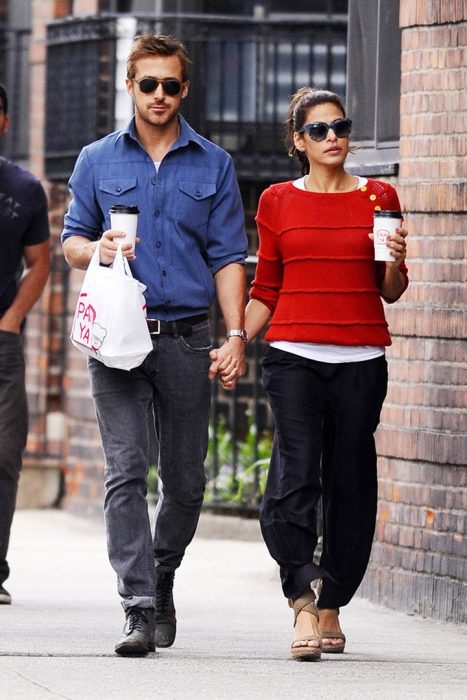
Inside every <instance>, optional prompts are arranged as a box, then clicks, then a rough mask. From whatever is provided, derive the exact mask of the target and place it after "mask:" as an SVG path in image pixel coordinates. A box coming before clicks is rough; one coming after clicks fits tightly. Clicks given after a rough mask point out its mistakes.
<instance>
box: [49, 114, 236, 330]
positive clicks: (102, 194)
mask: <svg viewBox="0 0 467 700" xmlns="http://www.w3.org/2000/svg"><path fill="white" fill-rule="evenodd" d="M179 120H180V136H179V138H178V140H177V141H176V142H175V143H174V144H173V146H172V147H171V149H170V151H169V152H168V153H167V155H166V156H165V157H164V159H163V160H162V162H161V164H160V166H159V170H158V172H157V171H156V168H155V166H154V163H153V161H152V160H151V158H150V156H149V155H148V153H147V152H146V151H145V150H144V149H143V147H142V146H141V144H140V143H139V141H138V139H137V136H136V132H135V125H134V118H133V119H132V121H131V122H130V123H129V124H128V126H127V127H126V128H125V129H123V130H122V131H116V132H114V133H112V134H109V135H108V136H106V137H105V138H103V139H101V140H100V141H96V142H95V143H92V144H90V145H89V146H86V147H85V148H83V150H82V151H81V153H80V155H79V157H78V160H77V162H76V165H75V168H74V171H73V174H72V176H71V178H70V182H69V187H70V191H71V193H72V195H73V199H72V201H71V203H70V206H69V209H68V212H67V214H66V215H65V226H64V229H63V233H62V242H63V241H65V240H66V239H67V238H69V237H70V236H74V235H79V236H84V237H85V238H89V239H90V240H97V239H99V238H100V237H101V235H102V233H103V231H105V230H107V229H109V228H110V217H109V209H110V207H111V206H112V204H136V205H137V206H138V207H139V211H140V214H139V218H138V232H137V235H138V237H139V238H140V239H141V242H140V243H139V245H137V246H136V259H135V260H134V261H132V262H131V263H130V267H131V271H132V273H133V275H134V276H135V277H136V278H137V279H138V280H140V281H141V282H143V284H145V285H146V287H147V289H146V292H145V297H146V303H147V307H148V316H152V317H154V318H160V319H164V320H169V321H170V320H174V319H177V318H183V317H186V316H192V315H195V314H200V313H204V312H207V311H208V309H209V307H210V305H211V303H212V300H213V298H214V294H215V286H214V280H213V275H215V274H216V272H218V271H219V270H220V269H221V268H222V267H225V265H228V264H229V263H240V264H244V261H245V258H246V254H247V238H246V233H245V223H244V222H245V219H244V212H243V206H242V200H241V197H240V192H239V188H238V183H237V179H236V176H235V171H234V167H233V163H232V159H231V157H230V156H229V155H228V153H226V152H225V151H224V150H222V149H221V148H219V147H218V146H216V145H215V144H213V143H211V142H210V141H208V140H206V139H204V138H203V137H201V136H200V135H199V134H197V133H196V132H195V131H194V130H193V129H192V128H191V127H190V126H189V124H188V123H187V122H186V121H185V120H184V119H183V117H181V116H180V117H179Z"/></svg>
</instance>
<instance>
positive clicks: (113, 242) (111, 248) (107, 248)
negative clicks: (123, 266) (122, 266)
mask: <svg viewBox="0 0 467 700" xmlns="http://www.w3.org/2000/svg"><path fill="white" fill-rule="evenodd" d="M124 237H125V233H124V232H123V231H115V230H114V229H108V230H107V231H104V233H103V234H102V238H101V240H100V262H101V263H103V264H104V265H110V264H111V263H113V261H114V259H115V255H116V253H117V249H118V243H119V239H120V238H124ZM139 241H140V239H139V238H137V239H136V243H139ZM122 253H123V257H125V258H127V260H135V258H136V255H135V251H134V249H133V246H132V245H131V243H123V244H122Z"/></svg>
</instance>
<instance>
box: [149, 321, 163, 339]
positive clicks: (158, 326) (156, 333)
mask: <svg viewBox="0 0 467 700" xmlns="http://www.w3.org/2000/svg"><path fill="white" fill-rule="evenodd" d="M148 321H151V324H152V323H157V330H156V331H153V330H150V331H149V335H160V334H161V322H160V319H158V318H148Z"/></svg>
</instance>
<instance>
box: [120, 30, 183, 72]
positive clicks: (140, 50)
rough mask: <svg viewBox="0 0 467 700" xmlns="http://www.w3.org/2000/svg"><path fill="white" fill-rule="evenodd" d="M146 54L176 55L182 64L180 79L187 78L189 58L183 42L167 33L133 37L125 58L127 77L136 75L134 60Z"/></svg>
mask: <svg viewBox="0 0 467 700" xmlns="http://www.w3.org/2000/svg"><path fill="white" fill-rule="evenodd" d="M148 56H178V59H179V61H180V63H181V66H182V80H183V82H185V81H186V80H188V65H189V63H190V59H189V58H188V53H187V50H186V48H185V47H184V46H183V44H182V43H181V42H180V41H178V39H175V37H173V36H169V35H167V34H140V36H137V37H135V40H134V43H133V46H132V48H131V51H130V54H129V56H128V59H127V77H128V78H130V80H132V79H133V78H134V77H135V75H136V62H137V61H139V60H140V58H147V57H148Z"/></svg>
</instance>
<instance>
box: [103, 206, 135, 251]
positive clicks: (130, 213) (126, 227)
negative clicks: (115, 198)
mask: <svg viewBox="0 0 467 700" xmlns="http://www.w3.org/2000/svg"><path fill="white" fill-rule="evenodd" d="M109 214H110V227H111V228H112V229H114V230H115V231H123V233H125V238H119V239H118V240H119V241H121V242H122V243H131V245H132V246H133V249H134V247H135V243H136V230H137V228H138V214H139V209H138V207H137V206H136V204H129V205H128V204H112V206H111V207H110V210H109Z"/></svg>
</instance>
